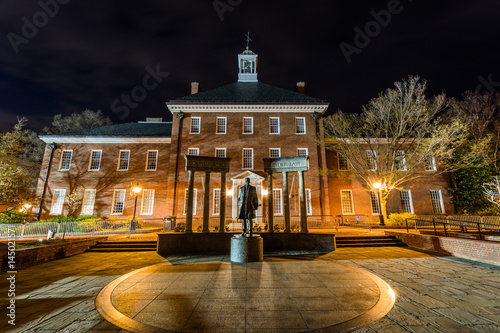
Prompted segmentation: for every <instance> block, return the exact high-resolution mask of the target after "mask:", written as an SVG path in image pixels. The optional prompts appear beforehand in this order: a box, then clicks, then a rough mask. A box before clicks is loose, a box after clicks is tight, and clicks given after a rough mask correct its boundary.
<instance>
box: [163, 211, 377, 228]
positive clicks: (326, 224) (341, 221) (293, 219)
mask: <svg viewBox="0 0 500 333" xmlns="http://www.w3.org/2000/svg"><path fill="white" fill-rule="evenodd" d="M167 221H168V222H167V223H168V227H166V228H165V229H166V230H176V231H180V232H182V231H184V229H183V227H184V226H185V224H186V218H185V217H167ZM268 222H269V221H268V217H267V216H257V217H255V218H254V219H253V226H254V228H260V230H259V231H267V228H268V225H269V223H268ZM219 223H220V222H219V218H218V217H210V218H209V230H210V231H218V230H219ZM273 224H274V228H275V231H282V230H284V228H285V217H284V216H282V215H277V216H274V219H273ZM307 227H308V229H336V230H337V231H338V229H339V227H349V228H352V227H357V228H367V229H370V230H371V225H370V220H369V217H368V216H367V215H353V216H341V215H337V216H333V215H308V216H307ZM202 228H203V218H202V217H193V231H201V230H202ZM224 228H225V231H241V230H242V221H241V220H240V219H233V218H230V217H227V218H226V220H225V224H224ZM290 228H291V230H292V231H299V230H300V216H290Z"/></svg>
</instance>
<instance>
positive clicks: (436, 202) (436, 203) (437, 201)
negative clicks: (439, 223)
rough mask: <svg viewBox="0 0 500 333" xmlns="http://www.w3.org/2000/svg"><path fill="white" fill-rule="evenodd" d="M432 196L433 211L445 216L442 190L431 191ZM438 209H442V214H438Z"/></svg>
mask: <svg viewBox="0 0 500 333" xmlns="http://www.w3.org/2000/svg"><path fill="white" fill-rule="evenodd" d="M429 192H430V195H431V204H432V211H433V213H434V214H436V215H439V214H444V213H445V211H444V202H443V193H442V192H441V190H429ZM433 193H436V194H437V195H438V197H437V198H436V197H435V196H434V195H433ZM436 208H441V212H437V209H436Z"/></svg>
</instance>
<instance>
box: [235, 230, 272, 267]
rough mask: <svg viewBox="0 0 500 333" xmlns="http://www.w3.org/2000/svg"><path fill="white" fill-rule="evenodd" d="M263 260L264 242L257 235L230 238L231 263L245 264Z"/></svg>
mask: <svg viewBox="0 0 500 333" xmlns="http://www.w3.org/2000/svg"><path fill="white" fill-rule="evenodd" d="M263 260H264V242H263V240H262V237H260V236H259V235H253V236H252V237H244V236H234V237H233V238H231V262H232V263H235V264H245V263H247V262H258V261H263Z"/></svg>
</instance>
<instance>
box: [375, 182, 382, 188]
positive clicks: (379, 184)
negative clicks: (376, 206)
mask: <svg viewBox="0 0 500 333" xmlns="http://www.w3.org/2000/svg"><path fill="white" fill-rule="evenodd" d="M381 186H382V184H381V183H378V182H377V183H373V187H375V188H380V187H381Z"/></svg>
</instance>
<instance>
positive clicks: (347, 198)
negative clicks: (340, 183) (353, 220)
mask: <svg viewBox="0 0 500 333" xmlns="http://www.w3.org/2000/svg"><path fill="white" fill-rule="evenodd" d="M340 201H341V205H342V215H353V214H354V202H353V201H352V191H351V190H340Z"/></svg>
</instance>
